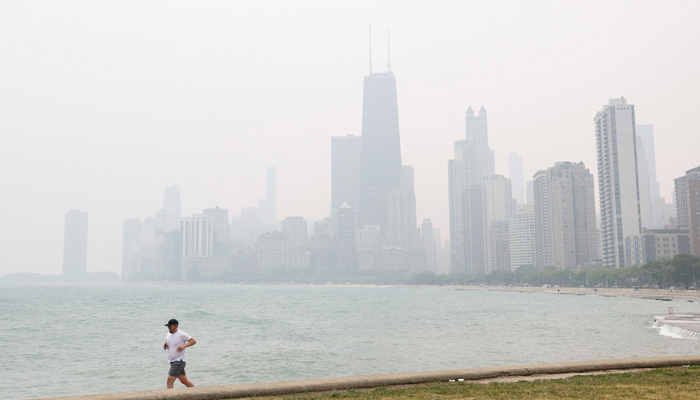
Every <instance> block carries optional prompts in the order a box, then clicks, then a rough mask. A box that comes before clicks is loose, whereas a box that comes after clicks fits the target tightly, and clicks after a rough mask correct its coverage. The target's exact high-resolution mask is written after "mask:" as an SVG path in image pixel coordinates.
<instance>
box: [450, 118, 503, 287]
mask: <svg viewBox="0 0 700 400" xmlns="http://www.w3.org/2000/svg"><path fill="white" fill-rule="evenodd" d="M464 122H465V139H463V140H458V141H456V142H455V143H454V159H453V160H449V161H448V166H447V168H448V187H449V212H450V220H449V221H450V245H449V246H447V247H448V248H449V249H450V271H451V272H467V273H483V272H487V263H488V260H487V254H488V252H487V250H486V243H487V237H486V234H487V231H486V226H485V222H484V217H485V215H486V214H485V211H484V204H485V203H484V201H483V200H484V199H483V195H484V193H485V192H484V180H485V179H486V178H488V177H489V176H492V175H494V174H495V172H494V171H495V162H494V152H493V151H492V150H491V148H490V147H489V143H488V123H487V114H486V109H484V107H483V106H482V107H481V109H480V110H479V114H478V115H476V116H475V115H474V110H472V108H471V106H470V107H469V109H468V110H467V115H466V117H465V119H464ZM509 206H510V204H509Z"/></svg>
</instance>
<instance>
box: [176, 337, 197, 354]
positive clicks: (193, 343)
mask: <svg viewBox="0 0 700 400" xmlns="http://www.w3.org/2000/svg"><path fill="white" fill-rule="evenodd" d="M195 344H197V341H196V340H194V338H193V337H191V338H190V340H188V341H187V343H185V344H181V345H179V346H177V351H182V350H185V349H186V348H187V347H190V346H194V345H195Z"/></svg>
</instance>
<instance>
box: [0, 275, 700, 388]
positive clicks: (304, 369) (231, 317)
mask: <svg viewBox="0 0 700 400" xmlns="http://www.w3.org/2000/svg"><path fill="white" fill-rule="evenodd" d="M668 306H674V308H675V309H676V312H700V304H698V303H690V302H682V303H679V302H673V303H670V302H662V301H654V300H644V299H632V298H625V297H602V296H592V295H587V296H573V295H554V294H546V293H520V292H517V291H514V292H492V291H483V290H464V291H461V290H451V289H432V288H396V287H321V286H319V287H310V286H238V285H148V284H144V285H138V284H133V285H131V284H114V285H0V348H1V349H2V350H0V352H1V354H2V360H3V361H4V368H3V378H2V379H0V398H3V399H27V398H37V397H51V396H68V395H81V394H92V393H103V392H120V391H131V390H148V389H159V388H164V387H165V380H166V375H167V371H168V368H169V364H168V362H167V354H166V352H165V351H164V350H163V349H162V346H163V342H164V339H165V334H166V332H167V329H166V328H165V327H164V326H163V325H164V324H165V323H166V322H167V321H168V319H170V318H177V319H178V320H179V321H180V329H182V330H184V331H185V332H187V333H189V334H190V335H192V336H193V337H194V338H196V339H197V345H195V346H194V347H191V348H188V349H187V361H188V362H187V375H188V377H189V378H190V379H191V380H192V381H193V382H194V383H195V384H196V385H197V386H205V385H222V384H234V383H250V382H264V381H281V380H295V379H310V378H321V377H334V376H347V375H364V374H374V373H392V372H411V371H430V370H441V369H457V368H472V367H488V366H503V365H515V364H534V363H547V362H562V361H576V360H594V359H610V358H630V357H654V356H671V355H686V354H697V353H698V350H700V341H696V340H687V339H679V338H673V337H670V336H667V335H663V334H660V332H659V330H658V329H655V328H653V327H652V325H653V319H652V317H653V316H654V315H656V314H665V313H667V309H668ZM180 386H181V385H180V383H179V382H177V383H176V387H180Z"/></svg>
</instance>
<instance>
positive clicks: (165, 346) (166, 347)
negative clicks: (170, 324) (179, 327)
mask: <svg viewBox="0 0 700 400" xmlns="http://www.w3.org/2000/svg"><path fill="white" fill-rule="evenodd" d="M163 350H168V342H165V344H164V345H163Z"/></svg>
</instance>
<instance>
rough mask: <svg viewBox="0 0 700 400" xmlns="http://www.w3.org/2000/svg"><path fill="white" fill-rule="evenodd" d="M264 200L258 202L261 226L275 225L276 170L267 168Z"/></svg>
mask: <svg viewBox="0 0 700 400" xmlns="http://www.w3.org/2000/svg"><path fill="white" fill-rule="evenodd" d="M265 187H266V191H265V192H266V198H265V199H263V200H259V201H258V209H259V210H260V220H261V221H262V223H263V224H276V223H277V170H276V169H275V167H267V180H266V184H265Z"/></svg>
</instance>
